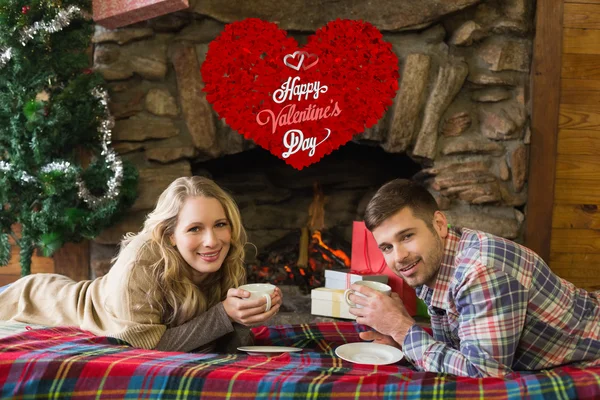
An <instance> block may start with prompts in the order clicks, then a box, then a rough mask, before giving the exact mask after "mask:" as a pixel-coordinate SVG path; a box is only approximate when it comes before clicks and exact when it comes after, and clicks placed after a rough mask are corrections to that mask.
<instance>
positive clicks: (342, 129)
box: [201, 19, 399, 169]
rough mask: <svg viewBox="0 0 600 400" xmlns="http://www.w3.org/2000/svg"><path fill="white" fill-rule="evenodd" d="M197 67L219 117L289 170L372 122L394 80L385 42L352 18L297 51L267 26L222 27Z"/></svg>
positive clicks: (250, 22) (393, 61)
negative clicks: (281, 162)
mask: <svg viewBox="0 0 600 400" xmlns="http://www.w3.org/2000/svg"><path fill="white" fill-rule="evenodd" d="M201 72H202V78H203V81H204V84H205V87H204V91H205V92H206V94H207V95H206V98H207V100H208V101H209V102H210V103H211V104H212V106H213V108H214V110H215V111H216V112H217V114H218V115H219V117H220V118H224V119H225V121H226V123H227V124H228V125H229V126H230V127H231V128H232V129H234V130H236V131H237V132H239V133H241V134H243V135H244V137H246V138H247V139H252V140H254V142H255V143H256V144H258V145H259V146H261V147H263V148H265V149H267V150H268V151H270V152H271V153H272V154H273V155H275V156H277V157H279V158H281V159H282V160H284V161H285V162H286V163H288V164H289V165H291V166H293V167H294V168H296V169H302V168H303V167H305V166H308V165H310V164H312V163H315V162H317V161H319V160H320V159H321V158H322V157H323V156H325V155H327V154H329V153H331V152H332V151H333V150H336V149H337V148H339V147H340V146H342V145H344V144H345V143H347V142H348V141H350V140H351V139H352V137H353V136H354V135H356V134H357V133H361V132H364V130H365V129H366V128H369V127H371V126H373V125H374V124H376V123H377V122H378V121H379V119H380V118H381V117H382V116H383V114H384V113H385V111H386V109H387V108H388V107H389V106H390V105H391V104H392V102H393V98H394V96H395V94H396V91H397V90H398V78H399V74H398V58H397V57H396V55H395V54H394V52H393V51H392V48H391V45H390V44H389V43H387V42H385V41H383V38H382V35H381V33H380V32H379V31H378V30H377V29H376V28H375V27H374V26H372V25H371V24H369V23H366V22H362V21H352V20H335V21H332V22H330V23H328V24H327V25H325V26H324V27H323V28H321V29H319V30H318V31H317V32H316V33H315V34H314V35H312V36H310V37H309V38H308V42H307V44H306V46H304V47H303V48H302V49H299V47H298V43H297V42H296V40H295V39H293V38H291V37H288V36H287V34H286V32H285V31H283V30H281V29H279V28H278V27H277V25H275V24H273V23H270V22H265V21H262V20H259V19H246V20H243V21H240V22H234V23H232V24H228V25H226V27H225V29H224V31H223V32H222V33H221V34H220V35H219V36H218V37H217V38H216V39H215V40H214V41H213V42H211V44H210V46H209V49H208V52H207V55H206V60H205V61H204V63H203V65H202V68H201Z"/></svg>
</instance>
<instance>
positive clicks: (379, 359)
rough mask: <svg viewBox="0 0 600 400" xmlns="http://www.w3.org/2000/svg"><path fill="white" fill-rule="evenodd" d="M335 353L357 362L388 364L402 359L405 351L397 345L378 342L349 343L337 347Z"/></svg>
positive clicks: (342, 357)
mask: <svg viewBox="0 0 600 400" xmlns="http://www.w3.org/2000/svg"><path fill="white" fill-rule="evenodd" d="M335 354H336V355H337V356H338V357H340V358H341V359H344V360H346V361H350V362H353V363H356V364H368V365H386V364H394V363H397V362H398V361H400V360H402V358H403V357H404V353H403V352H402V351H401V350H400V349H397V348H395V347H392V346H388V345H387V344H378V343H368V342H363V343H348V344H344V345H341V346H340V347H338V348H337V349H335Z"/></svg>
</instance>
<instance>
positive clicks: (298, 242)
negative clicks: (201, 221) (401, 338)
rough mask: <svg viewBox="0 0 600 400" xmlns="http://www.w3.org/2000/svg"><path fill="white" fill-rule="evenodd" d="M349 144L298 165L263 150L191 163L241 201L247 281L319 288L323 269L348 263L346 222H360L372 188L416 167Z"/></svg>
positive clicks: (409, 174) (393, 155) (402, 158)
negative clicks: (247, 243)
mask: <svg viewBox="0 0 600 400" xmlns="http://www.w3.org/2000/svg"><path fill="white" fill-rule="evenodd" d="M366 142H367V144H364V143H363V144H359V143H355V142H351V143H348V144H346V145H345V146H342V147H341V148H340V149H339V150H337V151H334V152H333V153H331V154H330V155H329V156H327V157H325V158H323V159H322V160H321V161H320V162H318V163H316V164H314V165H312V166H310V167H308V168H305V169H303V170H301V171H297V170H295V169H293V168H292V167H290V166H289V165H287V164H285V163H284V162H283V161H282V160H280V159H278V158H276V157H274V156H273V155H271V153H269V152H268V151H266V150H263V149H261V148H255V149H252V150H249V151H246V152H243V153H239V154H236V155H230V156H226V157H220V158H218V159H214V160H210V161H205V162H199V163H195V164H193V166H192V173H193V174H195V175H204V176H208V177H210V178H212V179H214V180H215V181H216V182H217V183H218V184H219V185H221V186H222V187H223V188H225V189H226V190H228V191H229V192H230V193H231V194H232V196H233V198H234V199H235V200H236V202H237V203H238V206H239V207H240V210H241V214H242V219H243V222H244V226H245V227H246V229H247V231H248V238H249V241H250V243H252V245H253V246H256V248H254V247H253V246H252V245H250V246H247V248H246V250H247V258H246V259H247V265H248V276H249V280H250V281H254V282H266V281H270V282H272V283H284V284H297V285H299V286H300V287H302V288H303V289H304V290H307V289H310V288H314V287H319V286H323V283H324V282H323V271H324V270H325V269H327V268H348V267H349V266H350V259H349V255H350V250H351V248H350V243H351V239H352V222H353V221H355V220H361V219H362V214H363V212H364V208H365V206H366V203H367V202H368V200H369V199H370V197H371V196H372V195H373V194H374V192H375V191H376V190H377V188H378V187H379V186H381V185H382V184H383V183H385V182H387V181H389V180H391V179H394V178H412V177H414V176H415V175H416V174H417V173H418V172H419V171H421V165H420V164H418V163H416V162H415V161H413V160H412V159H411V158H409V157H408V156H407V155H405V154H396V153H388V152H385V151H384V150H383V149H382V148H381V147H379V146H373V145H372V144H369V143H368V141H366Z"/></svg>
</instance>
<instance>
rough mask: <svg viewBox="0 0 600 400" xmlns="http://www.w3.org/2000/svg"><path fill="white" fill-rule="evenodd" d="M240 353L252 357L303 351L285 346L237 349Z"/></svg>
mask: <svg viewBox="0 0 600 400" xmlns="http://www.w3.org/2000/svg"><path fill="white" fill-rule="evenodd" d="M237 349H238V350H240V351H245V352H246V353H248V354H250V355H252V356H260V355H266V354H268V353H295V352H297V351H302V349H301V348H299V347H285V346H243V347H238V348H237Z"/></svg>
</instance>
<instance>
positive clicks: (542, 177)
mask: <svg viewBox="0 0 600 400" xmlns="http://www.w3.org/2000/svg"><path fill="white" fill-rule="evenodd" d="M562 29H563V0H545V1H538V2H536V29H535V31H536V35H535V39H534V43H533V65H532V68H531V71H532V73H531V98H532V110H531V131H532V135H531V145H530V158H529V183H528V201H527V220H526V224H525V245H526V246H527V247H529V248H530V249H532V250H533V251H535V252H536V253H538V254H539V255H540V256H541V257H542V258H543V259H544V260H546V261H548V260H549V258H550V239H551V238H552V208H553V206H554V176H555V168H556V142H557V137H558V112H559V105H560V73H561V60H562V35H563V32H562Z"/></svg>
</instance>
